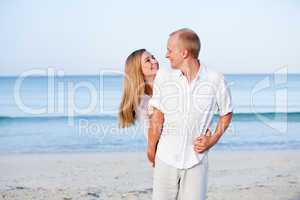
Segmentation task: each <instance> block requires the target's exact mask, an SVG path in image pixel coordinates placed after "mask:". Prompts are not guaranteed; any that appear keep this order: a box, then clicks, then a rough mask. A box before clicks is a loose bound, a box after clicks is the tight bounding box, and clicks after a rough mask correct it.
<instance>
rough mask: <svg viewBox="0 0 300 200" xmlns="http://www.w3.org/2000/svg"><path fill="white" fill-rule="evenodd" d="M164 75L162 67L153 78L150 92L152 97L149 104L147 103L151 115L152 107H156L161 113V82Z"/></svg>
mask: <svg viewBox="0 0 300 200" xmlns="http://www.w3.org/2000/svg"><path fill="white" fill-rule="evenodd" d="M164 76H165V73H164V71H163V69H159V70H158V72H157V74H156V77H155V79H154V83H153V93H152V97H151V99H150V100H149V104H148V113H149V115H152V113H153V108H156V109H158V110H160V111H161V112H162V113H163V109H162V105H161V99H162V91H161V89H162V84H163V81H164V79H163V78H164Z"/></svg>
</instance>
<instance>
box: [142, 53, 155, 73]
mask: <svg viewBox="0 0 300 200" xmlns="http://www.w3.org/2000/svg"><path fill="white" fill-rule="evenodd" d="M141 64H142V72H143V75H144V77H149V76H155V75H156V72H157V70H158V62H157V60H156V59H155V57H154V56H153V55H152V54H150V53H149V52H148V51H145V52H144V53H143V54H142V58H141Z"/></svg>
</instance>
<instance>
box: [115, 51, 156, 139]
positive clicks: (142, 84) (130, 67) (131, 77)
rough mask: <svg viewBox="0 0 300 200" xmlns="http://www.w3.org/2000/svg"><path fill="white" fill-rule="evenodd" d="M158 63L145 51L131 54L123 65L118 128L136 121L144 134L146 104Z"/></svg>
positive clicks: (147, 121)
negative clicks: (142, 127)
mask: <svg viewBox="0 0 300 200" xmlns="http://www.w3.org/2000/svg"><path fill="white" fill-rule="evenodd" d="M158 67H159V65H158V62H157V60H156V59H155V57H154V56H153V55H152V54H151V53H149V52H148V51H147V50H146V49H139V50H136V51H134V52H132V53H131V54H130V55H129V56H128V58H127V60H126V64H125V78H124V82H123V94H122V99H121V104H120V110H119V126H120V127H121V128H125V127H129V126H130V125H132V124H134V123H135V121H138V122H139V123H140V124H142V125H144V127H145V131H144V134H145V135H147V132H146V130H147V129H146V128H147V127H148V123H149V114H148V102H149V100H150V98H151V96H152V86H153V81H154V78H155V76H156V73H157V70H158Z"/></svg>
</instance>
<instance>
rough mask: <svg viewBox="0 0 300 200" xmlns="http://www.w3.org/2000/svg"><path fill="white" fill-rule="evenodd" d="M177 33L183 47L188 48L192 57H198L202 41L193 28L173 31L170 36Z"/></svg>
mask: <svg viewBox="0 0 300 200" xmlns="http://www.w3.org/2000/svg"><path fill="white" fill-rule="evenodd" d="M177 34H178V38H179V41H180V42H181V44H182V46H183V48H185V49H187V50H188V52H189V53H190V54H191V55H192V57H194V58H198V56H199V52H200V49H201V42H200V39H199V37H198V35H197V34H196V33H195V32H194V31H193V30H191V29H188V28H182V29H179V30H177V31H174V32H173V33H171V34H170V37H171V36H174V35H177Z"/></svg>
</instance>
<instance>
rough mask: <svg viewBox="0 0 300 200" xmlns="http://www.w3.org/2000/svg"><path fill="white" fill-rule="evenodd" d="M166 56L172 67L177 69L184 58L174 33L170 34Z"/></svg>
mask: <svg viewBox="0 0 300 200" xmlns="http://www.w3.org/2000/svg"><path fill="white" fill-rule="evenodd" d="M166 58H168V59H169V61H170V64H171V67H172V68H173V69H179V68H180V66H181V65H182V62H183V60H184V58H183V54H182V51H181V48H180V45H179V40H178V37H177V36H176V35H173V36H171V37H170V38H169V40H168V43H167V54H166Z"/></svg>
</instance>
